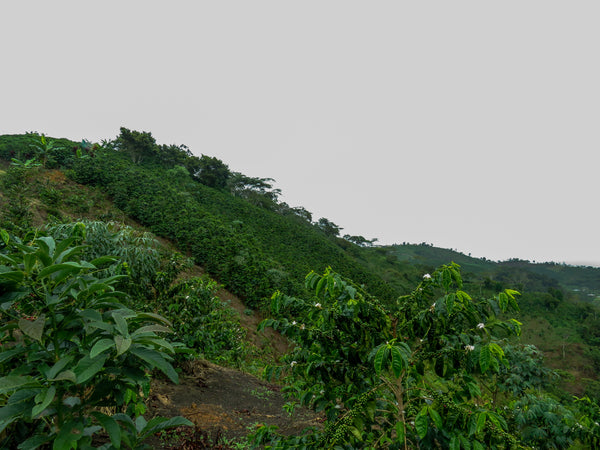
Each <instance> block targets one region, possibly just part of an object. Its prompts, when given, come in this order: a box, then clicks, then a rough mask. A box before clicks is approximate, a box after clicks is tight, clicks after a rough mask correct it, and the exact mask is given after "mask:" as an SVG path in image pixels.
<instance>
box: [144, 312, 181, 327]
mask: <svg viewBox="0 0 600 450" xmlns="http://www.w3.org/2000/svg"><path fill="white" fill-rule="evenodd" d="M137 318H138V319H149V320H152V321H153V322H157V323H162V324H163V325H165V326H167V327H172V326H173V324H172V323H171V322H170V321H169V319H167V318H165V317H163V316H161V315H160V314H155V313H149V312H142V313H138V314H137Z"/></svg>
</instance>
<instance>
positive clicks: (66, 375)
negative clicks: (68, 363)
mask: <svg viewBox="0 0 600 450" xmlns="http://www.w3.org/2000/svg"><path fill="white" fill-rule="evenodd" d="M62 380H68V381H71V382H73V383H77V376H76V375H75V372H73V371H72V370H70V369H69V370H64V371H62V372H61V373H59V374H58V375H57V376H56V377H55V378H52V379H51V380H49V381H62Z"/></svg>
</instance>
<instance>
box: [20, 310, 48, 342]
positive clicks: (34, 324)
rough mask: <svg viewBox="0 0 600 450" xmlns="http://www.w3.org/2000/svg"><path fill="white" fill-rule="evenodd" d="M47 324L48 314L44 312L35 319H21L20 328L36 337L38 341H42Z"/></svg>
mask: <svg viewBox="0 0 600 450" xmlns="http://www.w3.org/2000/svg"><path fill="white" fill-rule="evenodd" d="M45 324H46V316H45V315H44V314H41V315H40V316H39V317H38V318H37V319H35V320H33V321H31V320H26V319H19V329H20V330H21V331H22V332H23V333H24V334H26V335H27V336H29V337H30V338H31V339H35V340H36V341H38V342H42V336H43V334H44V325H45Z"/></svg>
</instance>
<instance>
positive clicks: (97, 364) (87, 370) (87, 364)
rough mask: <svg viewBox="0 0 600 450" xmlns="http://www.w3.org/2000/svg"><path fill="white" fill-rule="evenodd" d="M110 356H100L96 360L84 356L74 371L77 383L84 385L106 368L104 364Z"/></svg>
mask: <svg viewBox="0 0 600 450" xmlns="http://www.w3.org/2000/svg"><path fill="white" fill-rule="evenodd" d="M108 356H109V355H108V354H100V355H98V356H96V357H94V358H90V357H89V356H84V357H83V358H82V359H81V361H79V363H78V364H77V366H76V367H75V368H74V369H73V372H75V375H76V376H77V383H78V384H82V383H85V382H86V381H88V380H89V379H90V378H92V377H93V376H94V375H96V374H97V373H98V372H100V371H101V370H102V368H103V367H104V363H105V362H106V360H107V359H108Z"/></svg>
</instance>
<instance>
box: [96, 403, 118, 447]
mask: <svg viewBox="0 0 600 450" xmlns="http://www.w3.org/2000/svg"><path fill="white" fill-rule="evenodd" d="M90 414H91V415H92V416H94V417H95V418H96V420H97V421H98V422H99V423H100V425H102V427H103V428H104V429H105V430H106V432H107V433H108V437H109V438H110V442H111V444H112V445H113V446H114V447H115V448H121V427H119V424H118V423H117V421H116V420H115V419H113V418H112V417H110V416H107V415H106V414H102V413H101V412H98V411H93V412H91V413H90Z"/></svg>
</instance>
